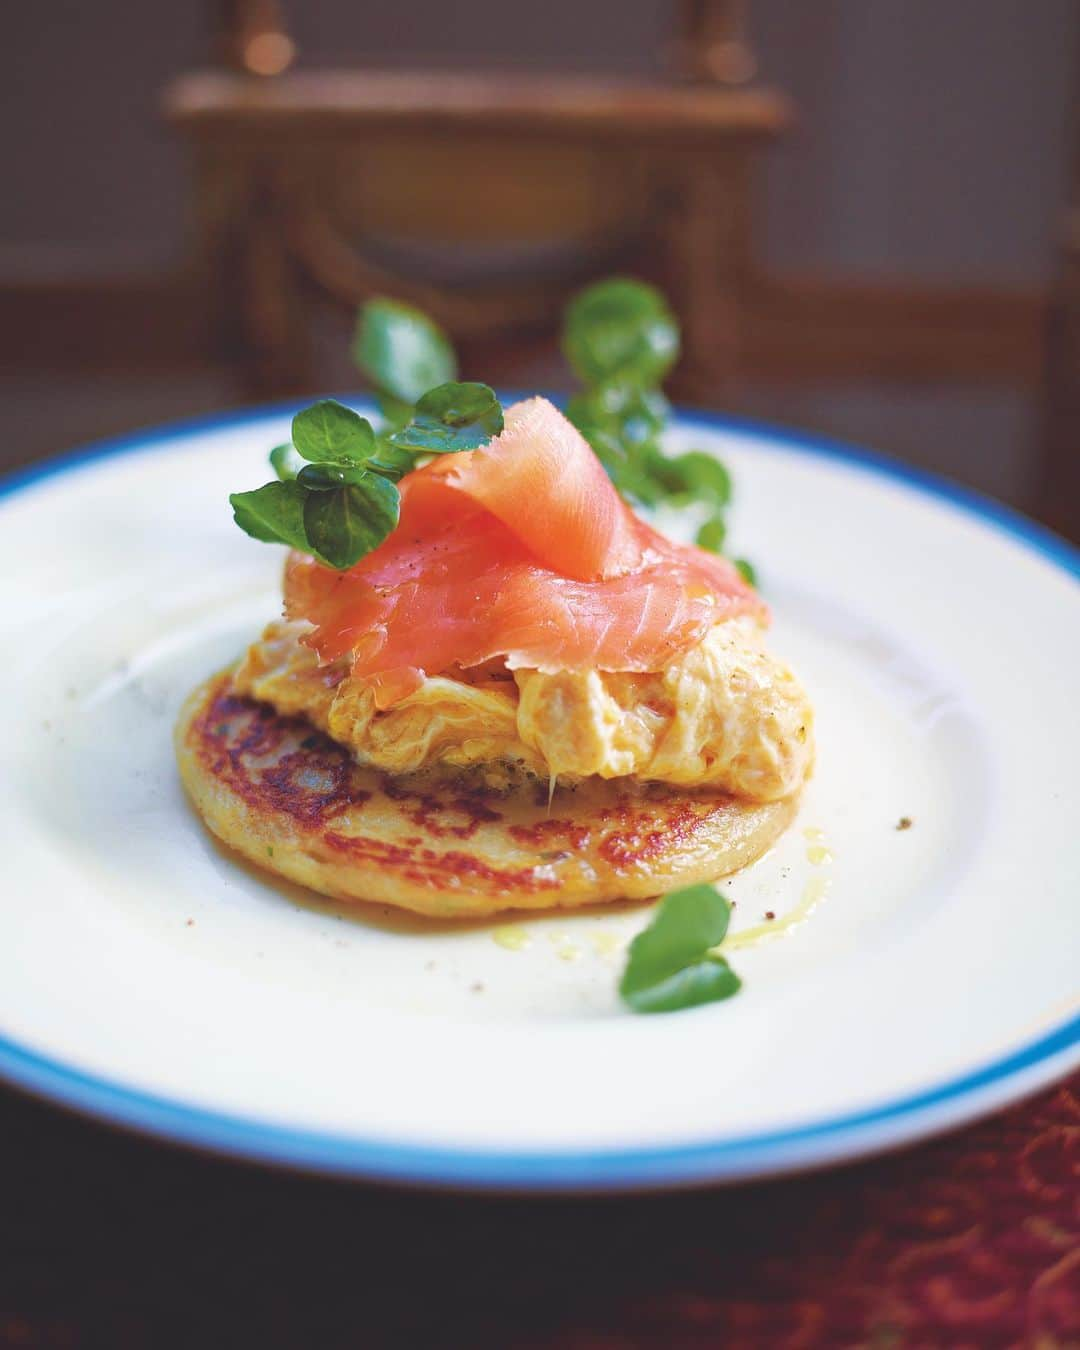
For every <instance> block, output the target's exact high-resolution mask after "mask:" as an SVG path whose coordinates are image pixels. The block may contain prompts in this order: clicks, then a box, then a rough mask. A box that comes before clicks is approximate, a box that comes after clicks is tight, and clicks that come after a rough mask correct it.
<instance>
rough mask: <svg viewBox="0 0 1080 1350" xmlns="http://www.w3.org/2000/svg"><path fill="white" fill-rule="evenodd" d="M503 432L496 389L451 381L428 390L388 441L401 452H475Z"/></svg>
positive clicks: (484, 385) (501, 414)
mask: <svg viewBox="0 0 1080 1350" xmlns="http://www.w3.org/2000/svg"><path fill="white" fill-rule="evenodd" d="M502 429H503V411H502V405H501V404H500V403H499V400H498V399H497V398H496V397H495V392H494V390H492V389H490V388H489V387H488V386H487V385H486V384H476V383H471V382H466V383H463V384H456V383H453V382H450V383H447V384H440V385H439V386H437V388H435V389H429V390H428V392H427V393H426V394H424V396H423V397H422V398H420V399H419V400H418V401H417V404H416V412H415V414H414V416H413V419H412V421H411V422H410V423H409V424H408V426H405V427H402V429H401V430H400V431H395V432H394V433H393V435H392V436H390V437H389V440H390V443H391V445H394V446H397V447H398V448H399V449H403V450H411V451H413V452H415V453H423V454H428V455H431V454H436V455H442V454H447V453H450V452H453V451H455V450H475V449H476V448H477V446H480V445H486V444H487V443H488V441H490V440H491V438H492V436H497V435H498V434H499V432H500V431H502Z"/></svg>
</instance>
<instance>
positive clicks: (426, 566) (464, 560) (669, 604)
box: [285, 399, 765, 707]
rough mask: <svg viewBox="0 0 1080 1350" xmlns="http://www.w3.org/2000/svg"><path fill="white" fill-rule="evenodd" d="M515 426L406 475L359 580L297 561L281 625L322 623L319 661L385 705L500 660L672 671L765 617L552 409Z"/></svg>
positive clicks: (726, 572)
mask: <svg viewBox="0 0 1080 1350" xmlns="http://www.w3.org/2000/svg"><path fill="white" fill-rule="evenodd" d="M537 405H542V406H541V407H537ZM552 418H557V419H558V420H559V421H560V422H562V423H563V424H564V425H565V427H566V428H567V431H568V432H570V433H572V436H571V435H567V434H565V433H563V432H562V431H561V430H559V429H557V428H555V427H554V426H553V423H552ZM506 423H507V429H506V431H504V432H503V434H502V436H500V437H497V438H496V439H495V440H494V441H492V442H491V444H490V445H488V446H486V447H484V448H483V449H481V450H469V451H463V452H461V453H459V454H455V455H446V456H442V457H441V458H439V459H437V460H434V461H433V462H432V463H431V464H429V465H428V466H427V467H425V468H422V469H418V470H415V471H414V472H412V473H410V474H408V475H406V477H405V478H403V479H402V480H401V484H400V489H401V517H400V521H399V524H398V526H397V528H396V529H395V530H394V532H393V533H392V534H391V535H389V536H388V537H387V538H386V539H385V540H384V541H383V543H382V544H380V546H379V547H378V548H377V549H375V550H374V551H373V552H372V553H370V554H368V555H367V557H365V558H363V559H361V561H360V562H358V563H357V564H356V565H355V566H354V567H352V568H350V569H349V570H348V571H346V572H335V571H334V570H333V569H332V568H329V567H325V566H323V565H322V564H321V563H317V562H315V561H314V560H313V559H312V558H309V557H307V556H305V555H303V554H299V553H293V554H291V555H290V557H289V561H288V563H287V565H286V575H285V605H286V613H287V614H288V615H289V617H290V618H303V619H307V620H308V621H310V622H311V623H313V624H314V625H315V629H314V631H313V632H312V633H311V634H309V636H308V638H307V639H306V640H307V641H308V642H309V643H310V644H311V645H312V646H313V647H314V648H315V650H316V651H317V652H318V653H319V656H320V658H321V659H322V660H323V661H332V660H335V659H337V658H339V657H343V656H345V655H346V654H348V653H351V654H352V661H353V670H354V672H355V673H357V674H360V675H365V676H367V677H369V678H370V679H371V680H372V681H373V684H374V687H375V696H376V702H377V703H378V705H379V706H380V707H389V706H390V705H391V704H392V703H394V702H396V701H397V700H398V699H400V698H402V697H404V696H405V695H406V694H408V693H410V692H412V690H414V689H416V688H418V687H419V685H420V683H421V682H422V681H423V679H424V676H425V675H435V674H439V673H440V672H442V671H445V670H447V669H449V668H450V667H453V666H458V667H465V668H468V667H472V666H479V665H482V664H484V663H485V662H487V661H491V660H493V659H500V660H502V661H504V662H505V664H506V666H507V668H508V669H510V670H516V669H532V670H541V671H545V672H549V673H553V672H555V671H559V670H590V669H592V670H605V671H645V670H661V669H663V668H664V666H666V665H667V664H668V663H669V662H670V661H672V660H673V659H674V658H675V657H677V656H679V655H681V654H682V653H683V652H684V651H686V650H687V649H688V648H689V647H691V646H693V645H694V644H695V643H696V642H698V641H700V639H701V638H702V637H703V636H704V634H705V632H706V631H707V630H708V629H709V628H711V627H712V626H713V625H714V624H716V623H718V622H719V621H720V620H722V619H726V618H730V617H733V616H734V615H736V614H743V613H754V612H756V613H759V614H761V615H762V616H764V614H765V609H764V606H763V605H762V603H761V601H760V600H759V599H758V597H757V596H756V594H755V593H754V592H753V591H752V590H751V589H750V588H749V587H748V586H747V585H746V584H745V583H744V582H743V580H742V578H741V577H740V576H739V574H738V573H737V572H736V570H735V568H734V567H733V566H732V565H731V563H729V562H728V561H727V560H726V559H723V558H719V557H717V556H715V555H714V554H710V553H706V552H704V551H703V550H702V549H698V548H694V547H692V546H689V545H684V544H675V543H672V542H671V541H670V540H668V539H666V538H665V537H664V536H663V535H661V534H659V533H657V531H655V530H653V529H651V528H650V527H649V526H648V525H646V524H645V522H644V521H642V520H639V519H638V518H637V517H636V516H635V515H634V514H633V513H632V512H631V511H630V510H629V508H628V507H626V505H625V504H624V503H623V501H622V499H621V498H620V497H619V496H618V494H617V493H616V492H615V490H614V488H613V487H612V486H611V483H610V481H609V480H608V478H607V475H606V474H605V473H604V471H603V468H602V466H601V465H600V463H599V461H598V460H597V459H596V457H595V456H594V455H593V453H592V451H591V450H590V449H589V447H588V445H587V444H586V443H585V441H584V440H582V439H581V438H580V437H579V435H578V433H577V431H576V430H575V429H574V428H573V427H571V426H570V424H569V423H568V422H566V421H565V419H564V418H563V417H562V414H561V413H559V412H558V411H557V410H556V409H555V408H553V407H552V405H551V404H549V403H546V401H545V400H540V399H531V400H529V401H528V403H525V404H518V405H516V406H515V407H514V408H511V409H509V410H508V412H507V417H506ZM578 441H580V445H579V444H578V443H577V442H578ZM481 456H483V458H479V457H481ZM597 475H599V477H597ZM572 477H573V479H574V481H570V480H571V478H572ZM601 480H602V481H601Z"/></svg>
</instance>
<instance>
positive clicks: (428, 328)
mask: <svg viewBox="0 0 1080 1350" xmlns="http://www.w3.org/2000/svg"><path fill="white" fill-rule="evenodd" d="M352 354H353V359H354V360H355V362H356V364H357V365H358V366H359V367H360V369H361V371H363V373H364V374H365V375H366V376H367V378H368V379H369V380H370V381H371V383H372V384H373V385H374V386H375V388H376V389H377V390H378V392H379V394H380V395H382V396H383V398H384V399H387V400H389V401H390V403H389V408H388V407H386V406H383V408H382V411H383V413H384V414H385V415H387V417H388V420H389V421H390V422H391V423H392V424H400V423H399V418H400V413H401V408H400V406H399V405H401V404H407V405H412V404H414V403H416V401H417V400H418V399H419V398H420V397H421V395H423V394H425V393H426V392H427V391H428V390H429V389H432V388H434V387H435V386H436V385H438V384H446V383H447V381H449V380H453V379H454V378H455V376H456V375H457V358H456V357H455V355H454V349H453V347H451V345H450V343H449V341H448V339H447V337H446V335H445V333H443V331H442V329H441V328H439V326H438V325H437V324H436V323H434V322H433V321H432V320H431V319H429V318H428V316H427V315H426V314H423V313H421V311H420V310H418V309H413V308H412V306H411V305H403V304H401V303H400V302H399V301H397V300H389V299H386V298H384V297H379V298H377V299H374V300H369V301H368V302H367V304H366V305H364V307H363V308H362V309H361V311H360V314H359V317H358V319H357V325H356V335H355V337H354V339H353V348H352ZM396 405H397V406H396ZM400 420H401V421H404V420H406V419H404V418H401V419H400Z"/></svg>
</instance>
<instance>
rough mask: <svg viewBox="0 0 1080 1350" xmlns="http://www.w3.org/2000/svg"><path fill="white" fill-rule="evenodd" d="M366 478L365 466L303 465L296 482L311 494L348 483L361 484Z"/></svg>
mask: <svg viewBox="0 0 1080 1350" xmlns="http://www.w3.org/2000/svg"><path fill="white" fill-rule="evenodd" d="M369 463H370V461H369ZM367 476H368V473H367V465H366V464H365V465H364V466H363V467H361V466H360V465H359V464H305V465H304V467H303V468H302V469H301V470H300V472H299V473H298V474H297V475H296V481H297V482H298V483H299V484H300V486H301V487H302V488H307V489H308V490H309V491H312V492H330V491H332V490H333V489H334V488H339V487H345V486H346V485H347V484H349V483H362V482H363V481H364V480H365V479H366V478H367Z"/></svg>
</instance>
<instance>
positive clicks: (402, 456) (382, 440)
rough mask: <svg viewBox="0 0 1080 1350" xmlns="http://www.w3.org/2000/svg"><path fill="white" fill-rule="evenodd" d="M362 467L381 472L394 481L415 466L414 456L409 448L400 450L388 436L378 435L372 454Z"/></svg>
mask: <svg viewBox="0 0 1080 1350" xmlns="http://www.w3.org/2000/svg"><path fill="white" fill-rule="evenodd" d="M364 467H365V468H366V469H370V470H371V471H372V472H373V473H381V474H382V475H383V477H384V478H389V479H390V481H391V482H392V483H396V482H397V481H398V479H399V478H403V477H404V476H405V474H407V473H409V472H410V471H411V470H412V469H415V468H416V456H415V455H414V454H413V453H412V451H411V450H402V449H401V448H400V447H399V446H396V445H394V444H392V443H391V441H390V438H389V437H388V436H380V437H379V438H378V446H377V448H376V450H375V453H374V455H372V457H371V458H370V459H369V460H368V462H367V464H365V466H364Z"/></svg>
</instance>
